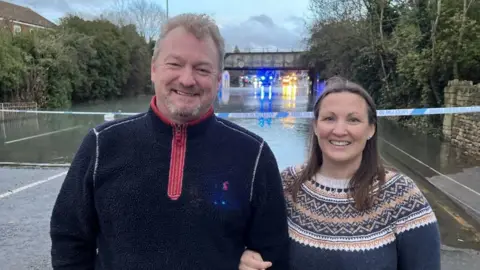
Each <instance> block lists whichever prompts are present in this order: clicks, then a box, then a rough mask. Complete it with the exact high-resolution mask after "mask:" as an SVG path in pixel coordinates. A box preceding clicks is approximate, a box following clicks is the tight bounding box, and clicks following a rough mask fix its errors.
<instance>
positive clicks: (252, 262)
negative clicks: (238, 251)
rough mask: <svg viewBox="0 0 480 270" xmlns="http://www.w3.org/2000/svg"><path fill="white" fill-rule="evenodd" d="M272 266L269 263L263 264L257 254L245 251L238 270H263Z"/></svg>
mask: <svg viewBox="0 0 480 270" xmlns="http://www.w3.org/2000/svg"><path fill="white" fill-rule="evenodd" d="M271 266H272V263H271V262H264V261H263V259H262V256H261V255H260V254H258V253H257V252H254V251H251V250H248V249H247V250H245V251H244V252H243V254H242V257H241V258H240V265H239V266H238V269H239V270H265V269H267V268H269V267H271Z"/></svg>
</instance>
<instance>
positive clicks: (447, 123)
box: [443, 80, 480, 160]
mask: <svg viewBox="0 0 480 270" xmlns="http://www.w3.org/2000/svg"><path fill="white" fill-rule="evenodd" d="M444 98H445V107H465V106H480V84H477V85H473V83H472V82H471V81H458V80H453V81H450V82H449V83H448V86H447V87H446V88H445V90H444ZM443 135H444V136H445V138H446V139H447V140H450V142H451V143H452V144H453V145H456V146H459V147H460V148H462V149H463V151H464V154H466V155H468V156H471V157H473V158H476V159H478V160H480V113H465V114H447V115H445V117H444V120H443Z"/></svg>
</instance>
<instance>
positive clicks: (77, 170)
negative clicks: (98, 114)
mask: <svg viewBox="0 0 480 270" xmlns="http://www.w3.org/2000/svg"><path fill="white" fill-rule="evenodd" d="M96 146H97V145H96V134H95V130H91V131H90V132H89V133H88V134H87V135H86V137H85V138H84V139H83V142H82V144H81V145H80V148H79V149H78V151H77V153H76V155H75V157H74V159H73V161H72V163H71V165H70V169H69V171H68V173H67V175H66V177H65V180H64V182H63V184H62V186H61V188H60V192H59V194H58V196H57V199H56V201H55V204H54V207H53V212H52V216H51V220H50V237H51V241H52V248H51V256H52V267H53V269H55V270H57V269H69V270H75V269H82V270H87V269H94V263H95V256H96V233H97V219H96V213H95V209H94V200H93V170H94V166H95V159H96Z"/></svg>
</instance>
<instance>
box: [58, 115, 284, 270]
mask: <svg viewBox="0 0 480 270" xmlns="http://www.w3.org/2000/svg"><path fill="white" fill-rule="evenodd" d="M171 141H172V126H171V125H168V124H166V123H164V122H163V121H162V120H160V118H159V117H158V116H157V115H155V113H154V112H153V111H152V110H151V109H150V110H149V111H148V112H147V113H145V114H141V115H138V116H134V117H130V118H125V119H122V120H117V121H112V122H108V123H105V124H103V125H100V126H98V127H96V128H95V129H92V130H91V131H90V132H89V133H88V134H87V136H86V137H85V139H84V141H83V143H82V144H81V146H80V148H79V150H78V153H77V154H76V156H75V158H74V160H73V163H72V165H71V168H70V170H69V172H68V174H67V176H66V179H65V181H64V183H63V185H62V187H61V190H60V194H59V195H58V198H57V201H56V202H55V206H54V209H53V215H52V219H51V238H52V265H53V268H54V269H69V270H74V269H82V270H85V269H98V270H100V269H102V270H103V269H112V270H121V269H142V270H147V269H169V270H170V269H172V270H174V269H179V270H181V269H186V270H187V269H188V270H192V269H196V270H201V269H205V270H207V269H208V270H216V269H218V270H220V269H221V270H225V269H232V270H233V269H238V265H239V262H240V257H241V255H242V253H243V251H244V249H245V247H247V248H249V249H251V250H256V251H258V252H260V253H261V254H262V256H263V258H264V259H265V260H269V261H272V262H273V265H274V267H272V268H271V269H288V260H289V256H288V243H289V241H288V232H287V223H286V210H285V200H284V197H283V191H282V186H281V179H280V173H279V171H278V166H277V162H276V160H275V157H274V155H273V153H272V151H271V149H270V148H269V146H268V144H267V143H265V142H264V141H263V140H262V138H260V137H258V136H257V135H255V134H253V133H251V132H249V131H247V130H245V129H243V128H241V127H239V126H237V125H235V124H233V123H230V122H228V121H226V120H223V119H218V118H216V117H215V116H214V115H213V116H211V117H209V118H208V119H206V120H204V121H202V122H201V123H199V124H196V125H194V126H191V127H188V129H187V148H186V159H185V167H184V178H183V189H182V194H181V196H180V198H179V199H178V200H171V199H170V198H169V197H168V196H167V185H168V178H169V168H170V155H171V149H172V145H171ZM259 153H260V155H259V159H258V164H257V156H258V154H259ZM254 175H255V178H254V179H253V176H254ZM252 183H253V187H252ZM250 198H251V200H250ZM96 248H98V255H96V252H95V249H96Z"/></svg>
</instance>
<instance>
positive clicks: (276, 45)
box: [220, 15, 304, 50]
mask: <svg viewBox="0 0 480 270" xmlns="http://www.w3.org/2000/svg"><path fill="white" fill-rule="evenodd" d="M303 28H304V26H303V21H302V19H301V18H298V17H290V18H288V19H287V20H285V23H284V24H281V25H279V24H276V23H275V22H274V21H273V20H272V19H271V18H270V17H269V16H266V15H258V16H252V17H250V18H249V19H248V20H246V21H243V22H240V23H232V22H230V23H226V24H222V26H221V28H220V31H221V32H222V35H223V36H224V38H225V41H226V45H227V50H232V49H233V48H234V47H235V46H238V48H239V49H240V50H245V49H247V48H253V49H260V48H270V49H279V50H290V49H303V47H304V46H303V43H302V40H303V32H302V31H299V29H303Z"/></svg>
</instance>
